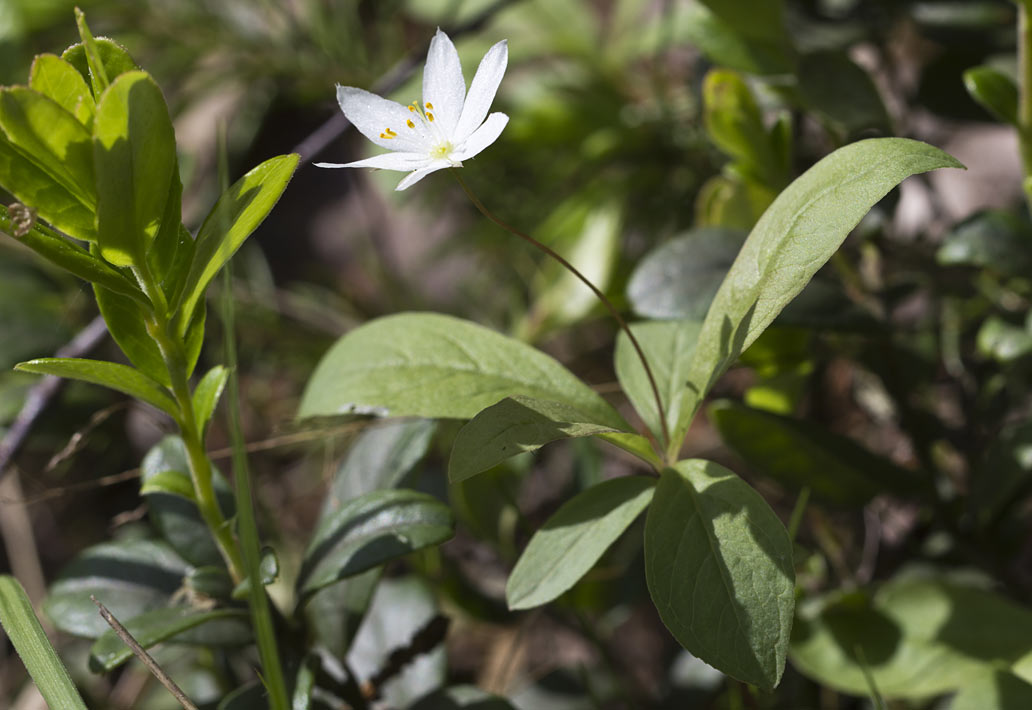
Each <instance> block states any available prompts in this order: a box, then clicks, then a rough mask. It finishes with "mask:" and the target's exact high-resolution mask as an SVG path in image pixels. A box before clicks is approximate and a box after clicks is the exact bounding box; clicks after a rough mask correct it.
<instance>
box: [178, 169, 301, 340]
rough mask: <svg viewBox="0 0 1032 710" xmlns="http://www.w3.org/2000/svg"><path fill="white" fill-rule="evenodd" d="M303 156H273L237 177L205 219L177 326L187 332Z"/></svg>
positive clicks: (179, 311)
mask: <svg viewBox="0 0 1032 710" xmlns="http://www.w3.org/2000/svg"><path fill="white" fill-rule="evenodd" d="M299 159H300V156H298V155H297V154H296V153H291V154H289V155H279V156H277V157H275V158H270V159H269V160H266V161H265V162H264V163H262V164H261V165H259V166H258V167H256V168H253V169H252V170H251V171H250V172H248V173H247V174H246V175H244V176H243V177H242V178H240V179H239V180H237V181H236V182H235V183H233V185H232V186H231V187H230V188H229V189H228V190H227V191H226V192H225V193H224V194H223V195H222V196H221V197H219V199H218V202H216V203H215V206H214V207H213V208H212V210H211V212H210V213H209V214H208V216H207V217H206V218H205V219H204V224H202V225H201V229H200V231H199V232H198V233H197V241H196V246H195V249H194V257H193V263H192V265H191V267H190V271H189V272H188V273H187V276H186V281H185V282H184V284H183V287H182V297H181V300H180V302H179V307H178V318H177V320H176V326H177V328H178V331H179V332H180V333H185V332H186V329H187V326H188V324H189V318H191V316H192V315H193V313H194V309H195V308H196V307H197V303H198V301H200V300H201V299H202V298H203V296H204V292H205V290H206V289H207V288H208V284H209V283H211V280H212V279H213V278H215V274H217V273H218V272H219V270H220V269H221V268H222V267H223V265H225V263H226V262H227V261H229V258H230V257H231V256H233V254H235V253H236V250H237V249H239V248H240V245H241V244H243V243H244V240H245V239H247V238H248V237H249V236H250V235H251V233H252V232H253V231H254V230H255V229H257V228H258V225H259V224H261V223H262V220H264V219H265V216H266V215H267V214H269V211H270V210H271V209H272V208H273V206H274V205H275V204H276V202H277V201H278V200H279V198H280V195H282V194H283V191H284V190H285V189H286V187H287V183H288V182H290V178H291V176H292V175H293V174H294V168H296V167H297V161H298V160H299Z"/></svg>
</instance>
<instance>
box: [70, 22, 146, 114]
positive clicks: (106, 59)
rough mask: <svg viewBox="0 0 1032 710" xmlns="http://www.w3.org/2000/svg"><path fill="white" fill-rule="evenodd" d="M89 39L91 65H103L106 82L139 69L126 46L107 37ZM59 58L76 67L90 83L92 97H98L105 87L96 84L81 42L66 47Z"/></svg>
mask: <svg viewBox="0 0 1032 710" xmlns="http://www.w3.org/2000/svg"><path fill="white" fill-rule="evenodd" d="M90 39H91V40H92V42H90V44H92V45H93V50H94V61H93V66H95V67H103V69H104V74H105V75H106V77H107V80H108V82H112V81H114V80H115V79H117V78H118V77H120V76H121V75H122V74H125V73H126V72H131V71H135V70H136V69H139V67H138V66H137V65H136V62H134V61H133V58H132V57H131V56H129V52H128V51H127V50H126V48H125V47H123V46H122V45H120V44H119V43H118V42H115V41H114V40H112V39H108V38H107V37H90ZM61 59H64V60H65V61H66V62H68V63H69V64H71V65H72V66H73V67H75V68H76V70H77V71H78V72H79V74H80V75H82V78H83V80H84V81H88V82H89V83H90V87H91V88H92V89H93V96H94V98H95V99H97V98H99V97H100V95H101V94H102V93H103V92H104V89H105V88H107V87H106V85H104V86H99V85H98V78H97V77H96V76H95V75H94V72H93V70H92V69H91V68H90V62H89V61H88V60H87V58H86V47H85V46H84V45H83V43H82V42H78V43H76V44H73V45H72V46H71V47H69V48H68V49H66V50H65V51H64V52H63V53H62V54H61ZM98 71H99V70H98Z"/></svg>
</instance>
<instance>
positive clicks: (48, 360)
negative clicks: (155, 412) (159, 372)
mask: <svg viewBox="0 0 1032 710" xmlns="http://www.w3.org/2000/svg"><path fill="white" fill-rule="evenodd" d="M15 369H16V370H21V371H22V372H35V373H36V374H38V375H57V376H58V377H66V378H68V379H70V380H82V381H83V382H91V383H93V384H95V385H103V386H104V387H110V388H111V389H113V390H118V391H119V392H123V393H125V394H127V395H129V396H130V397H135V398H136V399H138V400H140V401H141V402H146V403H147V404H149V405H151V406H152V407H157V408H158V409H160V410H161V411H163V412H165V413H167V414H169V415H170V416H172V417H176V416H178V415H179V407H178V406H177V405H176V402H175V400H174V399H172V397H171V395H169V394H168V390H166V389H165V388H164V387H162V386H161V385H159V384H158V383H157V382H155V381H154V380H152V379H151V378H149V377H147V376H146V375H145V374H143V373H142V372H140V371H139V370H134V369H133V368H131V367H129V366H128V365H122V364H119V363H117V362H104V361H102V360H86V359H82V358H65V357H43V358H39V359H36V360H29V361H28V362H20V363H18V364H17V365H15Z"/></svg>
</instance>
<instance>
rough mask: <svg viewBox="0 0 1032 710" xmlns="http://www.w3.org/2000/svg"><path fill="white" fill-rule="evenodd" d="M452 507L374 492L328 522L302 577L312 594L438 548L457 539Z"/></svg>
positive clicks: (401, 493) (405, 493)
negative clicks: (388, 562)
mask: <svg viewBox="0 0 1032 710" xmlns="http://www.w3.org/2000/svg"><path fill="white" fill-rule="evenodd" d="M454 525H455V523H454V520H453V518H452V513H451V510H450V509H449V508H448V506H446V505H444V504H443V503H441V502H440V501H438V500H437V499H436V498H434V497H433V496H429V495H427V494H425V493H418V492H416V491H409V490H386V491H374V492H372V493H368V494H366V495H364V496H362V497H361V498H355V499H354V500H351V501H348V502H347V503H345V504H344V505H343V506H342V507H341V508H340V509H339V510H337V511H335V512H334V513H333V514H331V515H329V516H327V517H326V518H323V519H322V520H321V521H320V523H319V527H318V528H317V529H316V531H315V533H314V534H313V535H312V540H311V542H310V543H309V544H308V549H307V551H306V552H305V559H304V564H303V565H302V567H301V573H300V575H298V591H299V592H300V593H301V594H302V595H305V596H307V595H309V594H311V593H312V592H316V591H318V590H320V589H322V588H323V587H326V586H327V585H330V584H333V583H334V582H336V581H338V580H341V579H345V578H347V577H351V576H354V575H356V574H359V573H360V572H364V571H366V570H367V569H371V568H373V567H376V566H377V565H381V564H383V563H384V562H387V561H388V560H392V559H394V558H395V557H401V556H403V555H407V554H408V553H410V552H413V551H415V550H419V549H421V548H424V547H427V546H428V545H437V544H439V543H442V542H444V541H445V540H447V539H448V538H450V537H451V536H452V535H453V534H454Z"/></svg>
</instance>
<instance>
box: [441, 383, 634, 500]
mask: <svg viewBox="0 0 1032 710" xmlns="http://www.w3.org/2000/svg"><path fill="white" fill-rule="evenodd" d="M615 431H616V430H615V429H613V428H612V427H609V426H606V425H604V424H598V423H596V422H594V421H591V419H590V417H587V416H585V415H584V414H581V413H580V412H579V411H577V410H576V409H574V408H573V407H571V406H569V405H567V404H563V403H561V402H550V401H548V400H543V399H535V398H533V397H525V396H523V395H514V396H512V397H506V398H505V399H503V400H502V401H501V402H498V403H497V404H493V405H491V406H490V407H488V408H487V409H485V410H484V411H482V412H480V413H479V414H477V415H476V416H475V417H473V419H471V420H470V421H469V422H467V423H466V425H465V426H463V427H462V429H460V430H459V433H458V435H457V436H456V437H455V443H454V444H453V446H452V452H451V457H450V458H449V459H448V479H449V480H450V481H451V482H452V483H455V482H457V481H462V480H465V479H467V478H470V477H472V476H475V475H476V474H478V473H481V472H483V471H486V470H487V469H489V468H493V467H494V466H496V465H498V464H499V463H501V462H502V461H504V460H505V459H507V458H510V457H512V456H515V455H516V454H521V453H524V452H526V451H537V450H538V449H540V448H541V447H542V446H544V445H545V444H547V443H549V442H552V441H557V440H559V439H569V438H573V437H581V436H594V435H596V434H605V433H612V432H615Z"/></svg>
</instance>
